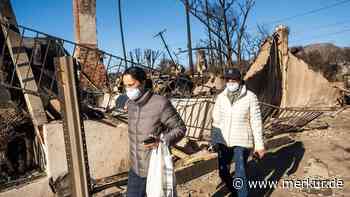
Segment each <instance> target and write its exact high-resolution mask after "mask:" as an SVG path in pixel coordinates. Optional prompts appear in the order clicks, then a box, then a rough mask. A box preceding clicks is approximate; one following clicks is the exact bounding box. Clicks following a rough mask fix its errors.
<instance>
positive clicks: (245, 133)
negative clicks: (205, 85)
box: [212, 85, 264, 150]
mask: <svg viewBox="0 0 350 197" xmlns="http://www.w3.org/2000/svg"><path fill="white" fill-rule="evenodd" d="M226 94H227V89H225V90H224V91H223V92H221V93H220V94H219V95H218V96H217V98H216V101H215V105H214V109H213V114H212V116H213V123H212V126H213V130H212V143H213V144H217V143H222V144H225V145H226V146H229V147H232V146H242V147H246V148H254V149H255V150H261V149H264V142H263V137H262V132H263V127H262V120H261V112H260V107H259V102H258V99H257V96H256V95H255V94H254V93H253V92H251V91H250V90H247V88H246V86H245V85H243V86H242V89H241V93H240V95H239V97H238V99H237V101H235V102H234V103H233V104H231V102H230V100H229V99H228V97H227V96H226ZM216 128H218V129H216Z"/></svg>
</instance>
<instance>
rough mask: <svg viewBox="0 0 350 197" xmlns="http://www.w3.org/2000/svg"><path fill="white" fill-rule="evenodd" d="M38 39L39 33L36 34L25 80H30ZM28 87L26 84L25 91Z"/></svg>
mask: <svg viewBox="0 0 350 197" xmlns="http://www.w3.org/2000/svg"><path fill="white" fill-rule="evenodd" d="M37 39H38V33H36V35H35V38H34V46H33V50H32V53H31V56H30V58H29V67H28V70H27V74H26V76H25V78H28V75H29V71H30V68H31V67H32V61H33V56H34V51H35V47H36V41H37ZM26 86H27V83H24V89H26ZM38 87H40V84H38Z"/></svg>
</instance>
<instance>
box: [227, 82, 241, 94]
mask: <svg viewBox="0 0 350 197" xmlns="http://www.w3.org/2000/svg"><path fill="white" fill-rule="evenodd" d="M226 88H227V90H228V91H229V92H236V91H237V90H238V89H239V83H237V82H228V83H226Z"/></svg>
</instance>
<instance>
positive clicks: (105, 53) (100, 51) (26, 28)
mask: <svg viewBox="0 0 350 197" xmlns="http://www.w3.org/2000/svg"><path fill="white" fill-rule="evenodd" d="M4 24H6V23H4ZM18 27H19V28H22V29H25V30H28V31H31V32H37V33H39V34H42V35H43V36H47V37H50V38H52V39H55V40H61V41H64V42H66V43H68V44H71V45H73V46H75V47H76V46H77V47H81V48H85V49H88V50H92V51H97V52H98V53H102V54H104V55H109V56H112V57H113V58H115V59H119V60H122V61H127V62H128V63H133V64H135V65H137V66H140V67H142V68H145V69H149V70H153V71H158V72H159V71H160V70H158V69H154V68H152V67H149V66H146V65H143V64H140V63H136V62H132V61H130V60H128V59H127V60H125V59H124V58H122V57H119V56H116V55H113V54H111V53H108V52H105V51H102V50H99V49H94V48H91V47H88V46H85V45H84V44H79V43H75V42H72V41H69V40H66V39H62V38H59V37H56V36H52V35H49V34H47V33H44V32H41V31H38V30H35V29H32V28H29V27H25V26H23V25H18ZM75 47H74V48H75ZM74 51H75V50H74ZM72 56H74V53H73V54H72Z"/></svg>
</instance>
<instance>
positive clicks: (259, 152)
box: [254, 149, 266, 159]
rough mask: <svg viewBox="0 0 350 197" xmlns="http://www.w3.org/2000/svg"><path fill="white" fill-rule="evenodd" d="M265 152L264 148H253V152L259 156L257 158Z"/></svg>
mask: <svg viewBox="0 0 350 197" xmlns="http://www.w3.org/2000/svg"><path fill="white" fill-rule="evenodd" d="M265 153H266V150H265V149H259V150H254V154H255V155H257V156H258V157H259V159H262V158H263V157H264V155H265Z"/></svg>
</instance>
